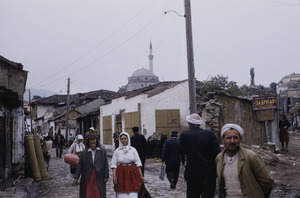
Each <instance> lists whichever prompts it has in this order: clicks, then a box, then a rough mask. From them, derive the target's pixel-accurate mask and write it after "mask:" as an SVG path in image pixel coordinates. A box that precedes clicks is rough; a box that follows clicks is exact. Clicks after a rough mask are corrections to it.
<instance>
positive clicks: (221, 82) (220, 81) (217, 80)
mask: <svg viewBox="0 0 300 198" xmlns="http://www.w3.org/2000/svg"><path fill="white" fill-rule="evenodd" d="M214 91H225V92H227V93H229V94H230V95H233V96H241V95H245V92H244V91H243V90H242V89H241V88H239V86H238V85H237V84H236V82H234V81H229V82H228V77H225V76H223V75H221V76H220V75H217V76H215V77H211V78H210V80H209V81H207V82H205V83H204V84H203V85H202V86H201V87H198V88H197V93H198V94H200V95H202V96H206V95H207V93H208V92H214Z"/></svg>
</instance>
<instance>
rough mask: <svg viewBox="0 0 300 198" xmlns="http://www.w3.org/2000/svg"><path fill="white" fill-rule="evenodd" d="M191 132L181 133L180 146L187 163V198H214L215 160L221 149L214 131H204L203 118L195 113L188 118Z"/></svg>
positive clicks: (185, 174) (185, 176)
mask: <svg viewBox="0 0 300 198" xmlns="http://www.w3.org/2000/svg"><path fill="white" fill-rule="evenodd" d="M186 120H187V122H188V125H189V130H187V131H185V132H183V133H181V136H180V144H181V147H182V149H183V152H184V154H186V158H187V163H186V168H185V172H184V178H185V180H186V181H187V193H186V197H187V198H194V197H200V196H201V197H214V194H215V189H216V164H215V158H216V156H217V155H218V153H220V151H221V149H220V146H219V142H218V140H217V137H216V135H215V133H214V132H213V131H209V130H203V129H201V128H200V125H201V124H202V123H203V121H202V119H201V117H200V116H199V115H198V114H196V113H193V114H191V115H189V116H187V117H186Z"/></svg>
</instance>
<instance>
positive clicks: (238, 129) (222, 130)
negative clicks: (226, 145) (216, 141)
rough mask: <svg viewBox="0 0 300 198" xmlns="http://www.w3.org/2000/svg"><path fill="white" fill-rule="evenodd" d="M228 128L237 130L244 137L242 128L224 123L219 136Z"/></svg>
mask: <svg viewBox="0 0 300 198" xmlns="http://www.w3.org/2000/svg"><path fill="white" fill-rule="evenodd" d="M230 129H235V130H237V131H238V132H239V134H240V136H241V137H244V129H242V127H240V126H239V125H237V124H225V125H224V126H223V127H222V129H221V137H223V135H224V133H225V132H226V131H228V130H230Z"/></svg>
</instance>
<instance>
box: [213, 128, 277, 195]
mask: <svg viewBox="0 0 300 198" xmlns="http://www.w3.org/2000/svg"><path fill="white" fill-rule="evenodd" d="M221 137H222V142H223V144H224V147H225V149H224V151H222V152H221V153H220V154H219V155H218V156H217V158H216V163H217V175H218V194H219V197H241V198H242V197H255V198H256V197H257V198H264V197H269V196H270V194H271V191H272V188H273V179H272V178H271V177H270V175H269V173H268V171H267V169H266V167H265V164H264V162H263V161H262V160H261V158H260V157H259V156H258V155H257V154H256V153H254V152H253V151H251V150H248V149H245V148H242V147H240V143H241V141H242V138H243V137H244V130H243V129H242V128H241V127H240V126H239V125H236V124H225V125H224V126H223V127H222V129H221Z"/></svg>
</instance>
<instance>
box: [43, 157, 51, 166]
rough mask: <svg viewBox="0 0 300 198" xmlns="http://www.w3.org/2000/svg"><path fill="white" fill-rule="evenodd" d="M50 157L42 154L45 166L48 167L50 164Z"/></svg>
mask: <svg viewBox="0 0 300 198" xmlns="http://www.w3.org/2000/svg"><path fill="white" fill-rule="evenodd" d="M50 157H51V156H48V155H44V160H45V163H46V167H49V164H50Z"/></svg>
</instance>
